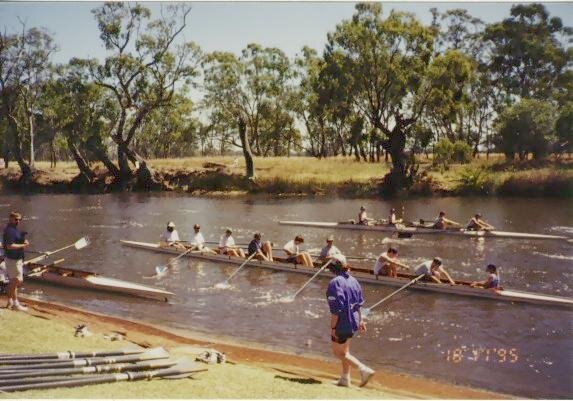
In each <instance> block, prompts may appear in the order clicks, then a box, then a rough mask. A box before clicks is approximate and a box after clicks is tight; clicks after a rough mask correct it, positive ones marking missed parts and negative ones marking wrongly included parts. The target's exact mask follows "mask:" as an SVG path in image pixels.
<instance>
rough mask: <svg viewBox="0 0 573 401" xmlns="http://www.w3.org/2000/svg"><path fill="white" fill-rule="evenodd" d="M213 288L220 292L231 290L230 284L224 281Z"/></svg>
mask: <svg viewBox="0 0 573 401" xmlns="http://www.w3.org/2000/svg"><path fill="white" fill-rule="evenodd" d="M214 287H215V288H217V289H220V290H227V289H229V288H231V284H229V283H228V282H226V281H223V282H221V283H217V284H215V286H214Z"/></svg>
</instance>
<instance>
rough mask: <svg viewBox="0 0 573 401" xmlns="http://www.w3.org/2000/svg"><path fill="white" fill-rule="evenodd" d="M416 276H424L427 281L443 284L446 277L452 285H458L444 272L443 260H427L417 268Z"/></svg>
mask: <svg viewBox="0 0 573 401" xmlns="http://www.w3.org/2000/svg"><path fill="white" fill-rule="evenodd" d="M415 274H416V276H419V275H421V274H424V275H425V278H426V279H432V280H434V281H435V282H436V283H441V282H442V281H441V279H442V276H444V277H445V278H447V279H448V281H449V282H450V284H452V285H454V284H456V282H455V281H454V280H452V278H451V277H450V275H449V274H448V272H447V271H446V270H444V267H443V266H442V259H440V258H434V259H433V260H426V261H425V262H422V263H420V264H419V265H418V266H416V273H415Z"/></svg>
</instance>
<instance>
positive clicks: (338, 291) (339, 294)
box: [326, 254, 374, 387]
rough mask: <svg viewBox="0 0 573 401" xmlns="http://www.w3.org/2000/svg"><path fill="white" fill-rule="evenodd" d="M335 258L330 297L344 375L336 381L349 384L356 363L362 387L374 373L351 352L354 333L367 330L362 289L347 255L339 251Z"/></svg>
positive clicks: (335, 345)
mask: <svg viewBox="0 0 573 401" xmlns="http://www.w3.org/2000/svg"><path fill="white" fill-rule="evenodd" d="M332 258H333V261H332V263H331V264H330V266H329V269H330V271H332V272H333V273H334V274H335V277H334V278H333V279H332V280H330V283H329V284H328V289H327V290H326V298H327V300H328V307H329V309H330V314H331V316H330V328H331V332H330V337H331V340H332V343H331V344H332V353H333V354H334V356H335V357H337V358H338V359H340V361H341V363H342V375H341V376H340V379H339V380H338V382H337V383H336V384H337V385H339V386H345V387H349V386H350V368H351V366H354V367H356V368H358V370H359V371H360V379H361V380H360V387H362V386H364V385H366V383H368V380H370V378H371V377H372V375H373V374H374V370H372V369H370V368H369V367H368V366H366V365H364V364H363V363H362V362H360V361H359V360H358V359H357V358H356V357H355V356H353V355H351V354H350V340H351V338H352V337H353V336H354V333H356V332H357V331H366V326H365V324H364V321H363V320H362V315H361V313H360V307H361V306H362V304H363V303H364V300H363V299H362V288H361V287H360V284H359V283H358V281H357V280H356V279H355V278H354V277H352V276H351V275H350V274H349V273H348V268H349V266H348V264H347V263H346V257H345V256H344V255H342V254H335V255H333V256H332Z"/></svg>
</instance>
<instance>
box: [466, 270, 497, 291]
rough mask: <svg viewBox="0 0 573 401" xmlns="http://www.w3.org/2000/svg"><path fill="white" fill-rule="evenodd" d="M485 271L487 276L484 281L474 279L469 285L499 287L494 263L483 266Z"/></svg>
mask: <svg viewBox="0 0 573 401" xmlns="http://www.w3.org/2000/svg"><path fill="white" fill-rule="evenodd" d="M485 271H486V273H487V278H486V279H485V280H484V281H474V282H473V283H472V284H471V286H472V287H481V288H493V289H495V290H497V289H498V288H499V276H498V274H497V266H496V265H494V264H491V263H490V264H489V265H487V267H486V268H485Z"/></svg>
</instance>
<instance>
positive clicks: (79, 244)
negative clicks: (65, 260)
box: [74, 237, 90, 249]
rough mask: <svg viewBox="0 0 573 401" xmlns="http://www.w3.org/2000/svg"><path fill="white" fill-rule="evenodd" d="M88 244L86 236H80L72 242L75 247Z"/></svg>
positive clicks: (79, 247)
mask: <svg viewBox="0 0 573 401" xmlns="http://www.w3.org/2000/svg"><path fill="white" fill-rule="evenodd" d="M89 244H90V240H89V238H88V237H82V238H80V239H79V240H77V241H76V242H75V243H74V247H75V248H76V249H83V248H85V247H86V246H88V245H89Z"/></svg>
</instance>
